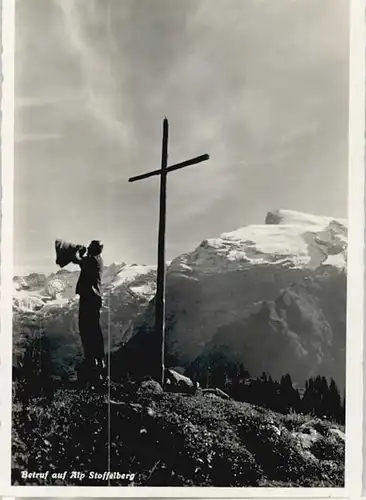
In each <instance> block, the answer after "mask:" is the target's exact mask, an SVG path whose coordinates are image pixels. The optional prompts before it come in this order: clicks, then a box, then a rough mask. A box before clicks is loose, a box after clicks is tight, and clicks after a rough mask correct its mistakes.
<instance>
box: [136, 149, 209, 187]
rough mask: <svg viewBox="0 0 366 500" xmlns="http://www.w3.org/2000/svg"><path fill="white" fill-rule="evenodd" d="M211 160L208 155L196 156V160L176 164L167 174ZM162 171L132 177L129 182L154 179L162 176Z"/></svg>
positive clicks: (168, 168) (167, 170) (168, 169)
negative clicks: (148, 178)
mask: <svg viewBox="0 0 366 500" xmlns="http://www.w3.org/2000/svg"><path fill="white" fill-rule="evenodd" d="M209 158H210V156H209V155H208V154H205V155H201V156H196V157H195V158H191V159H190V160H186V161H182V162H181V163H176V164H175V165H172V166H170V167H167V169H166V172H172V171H173V170H178V169H180V168H183V167H189V166H191V165H196V164H197V163H201V162H202V161H206V160H208V159H209ZM160 174H161V170H160V169H158V170H152V171H151V172H147V173H146V174H141V175H136V176H135V177H130V178H129V179H128V182H135V181H140V180H141V179H146V178H147V177H152V176H153V175H160Z"/></svg>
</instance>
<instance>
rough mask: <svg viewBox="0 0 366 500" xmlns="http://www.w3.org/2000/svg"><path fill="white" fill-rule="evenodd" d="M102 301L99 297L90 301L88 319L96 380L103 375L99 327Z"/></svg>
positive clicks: (101, 335) (102, 353)
mask: <svg viewBox="0 0 366 500" xmlns="http://www.w3.org/2000/svg"><path fill="white" fill-rule="evenodd" d="M101 306H102V301H101V299H100V298H99V297H94V298H93V299H91V300H90V305H89V318H90V331H89V334H90V342H91V344H92V352H93V358H94V363H95V366H96V367H97V373H98V378H99V375H103V371H104V366H105V364H104V341H103V334H102V329H101V326H100V309H101Z"/></svg>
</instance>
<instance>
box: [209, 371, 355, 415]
mask: <svg viewBox="0 0 366 500" xmlns="http://www.w3.org/2000/svg"><path fill="white" fill-rule="evenodd" d="M199 382H200V384H201V385H202V386H203V387H207V386H210V387H219V388H220V389H222V390H224V391H225V392H226V393H227V394H229V395H230V396H231V397H232V398H234V399H235V400H237V401H246V402H248V403H252V404H255V405H258V406H263V407H266V408H268V409H271V410H274V411H277V412H280V413H290V412H295V413H302V414H310V415H314V416H316V417H320V418H327V419H329V420H333V421H336V422H339V423H341V424H344V422H345V395H343V397H341V394H340V391H339V389H338V387H337V384H336V382H335V381H334V380H333V378H331V379H330V380H328V379H327V378H326V377H324V376H321V375H317V376H314V377H310V378H309V379H308V380H306V382H305V387H298V386H296V385H295V384H294V383H293V382H292V379H291V376H290V375H289V374H285V375H283V376H282V377H281V379H280V381H277V380H273V379H272V377H271V376H270V375H268V374H267V373H265V372H263V374H262V375H261V377H257V378H251V377H250V374H249V372H248V371H247V370H245V368H244V367H243V365H239V366H235V367H233V366H227V365H226V366H225V364H223V365H221V366H220V365H216V366H215V369H214V370H212V371H211V370H210V371H209V370H206V372H205V373H202V371H201V373H200V377H199Z"/></svg>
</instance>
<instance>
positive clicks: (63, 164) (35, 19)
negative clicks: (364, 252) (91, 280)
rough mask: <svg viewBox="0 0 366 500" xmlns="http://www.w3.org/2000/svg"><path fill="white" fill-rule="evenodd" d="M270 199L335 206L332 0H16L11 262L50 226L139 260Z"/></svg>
mask: <svg viewBox="0 0 366 500" xmlns="http://www.w3.org/2000/svg"><path fill="white" fill-rule="evenodd" d="M164 116H167V117H168V119H169V123H170V142H169V162H170V163H173V162H177V161H181V160H184V159H187V158H190V157H193V156H196V155H200V154H203V153H209V154H210V156H211V159H210V160H209V161H208V162H205V163H202V164H200V165H197V166H196V167H189V168H187V169H185V170H182V171H179V172H175V173H173V174H171V175H170V176H169V178H168V223H167V258H168V259H171V258H173V257H174V256H176V255H178V254H179V253H181V252H183V251H188V250H190V249H192V248H194V247H195V246H196V245H197V244H199V243H200V241H201V240H202V239H204V238H206V237H211V236H217V235H219V234H220V233H221V232H224V231H229V230H232V229H235V228H238V227H240V226H243V225H245V224H250V223H261V222H263V221H264V218H265V215H266V212H267V211H269V210H272V209H275V208H287V209H294V210H301V211H306V212H310V213H317V214H323V215H331V216H335V217H338V216H339V217H346V216H347V154H348V151H347V128H348V1H347V0H322V1H321V2H319V0H276V1H273V0H174V1H173V0H18V1H17V10H16V152H15V193H14V196H15V214H14V215H15V266H16V269H15V271H16V272H29V271H34V270H37V271H52V270H56V269H55V264H54V252H53V244H54V239H55V238H57V237H62V238H65V239H69V240H71V241H74V242H81V243H84V242H88V241H89V240H90V239H93V238H99V239H102V240H103V241H104V243H105V260H106V262H107V263H108V262H111V261H126V262H129V263H133V262H138V263H155V261H156V243H157V220H158V195H159V192H158V191H159V181H158V178H151V179H147V180H144V181H140V182H138V183H134V184H131V183H128V178H129V177H130V176H132V175H136V174H139V173H142V172H145V171H148V170H150V169H156V168H158V167H159V165H160V152H161V132H162V119H163V117H164Z"/></svg>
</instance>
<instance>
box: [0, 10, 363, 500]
mask: <svg viewBox="0 0 366 500" xmlns="http://www.w3.org/2000/svg"><path fill="white" fill-rule="evenodd" d="M28 1H31V0H28ZM212 1H213V3H215V2H214V0H212ZM215 1H219V0H215ZM222 1H224V0H222ZM350 21H351V30H350V50H351V53H350V89H351V90H350V120H349V247H348V285H347V286H348V290H347V292H348V294H347V312H348V316H347V368H346V372H347V378H346V387H347V396H346V397H347V403H346V485H345V488H211V487H205V488H196V487H189V488H188V487H186V488H173V487H156V488H150V487H136V488H129V487H126V488H121V487H107V486H106V487H95V486H94V487H87V486H82V487H76V486H11V484H10V472H11V399H12V387H11V383H10V381H11V368H12V278H13V276H12V274H13V273H12V269H13V245H14V242H13V181H14V42H15V40H14V23H15V0H3V2H2V38H3V52H2V68H3V84H2V97H3V98H2V124H1V137H2V150H1V155H2V156H1V159H2V225H1V304H0V305H1V308H0V312H1V335H2V337H1V346H2V349H1V359H0V372H1V377H0V384H1V385H0V417H1V418H0V420H1V422H0V456H1V458H2V460H1V463H2V466H1V468H0V494H1V495H6V496H9V497H79V496H85V497H86V496H87V497H121V496H125V497H151V498H154V497H155V498H156V497H167V496H168V497H180V498H183V497H186V498H187V497H191V498H192V497H193V498H194V497H196V498H197V497H206V498H207V497H211V498H224V497H226V498H227V497H233V498H244V497H247V498H248V497H252V498H268V497H273V498H284V497H286V498H331V497H332V498H360V497H361V493H362V461H363V460H362V458H363V457H362V441H363V429H362V412H363V404H362V403H363V399H362V395H363V393H362V385H363V384H362V382H363V365H362V362H363V314H364V309H363V306H364V291H363V282H364V261H363V246H364V218H365V214H364V185H365V183H364V177H365V176H364V170H365V169H364V130H365V97H364V94H365V6H364V3H363V2H362V1H361V0H350Z"/></svg>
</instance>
